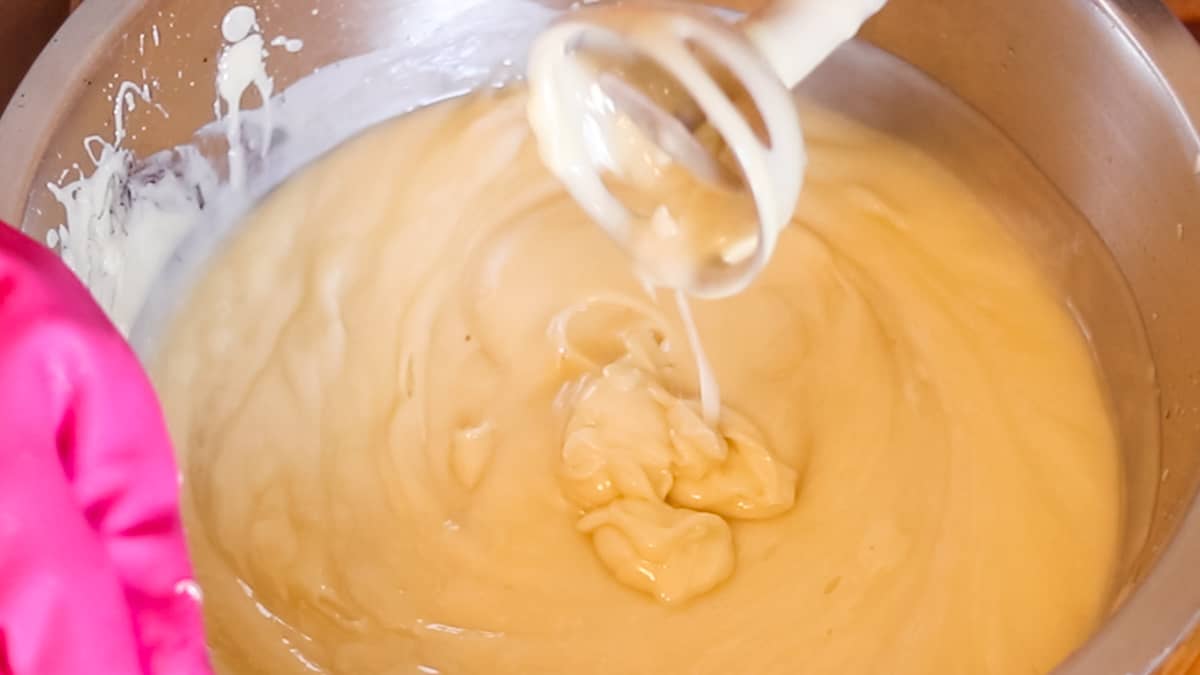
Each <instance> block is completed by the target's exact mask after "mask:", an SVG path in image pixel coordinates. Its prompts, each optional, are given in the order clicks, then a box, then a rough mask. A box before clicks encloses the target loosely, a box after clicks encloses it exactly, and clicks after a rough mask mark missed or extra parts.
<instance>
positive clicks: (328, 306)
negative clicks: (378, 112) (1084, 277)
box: [156, 91, 1119, 675]
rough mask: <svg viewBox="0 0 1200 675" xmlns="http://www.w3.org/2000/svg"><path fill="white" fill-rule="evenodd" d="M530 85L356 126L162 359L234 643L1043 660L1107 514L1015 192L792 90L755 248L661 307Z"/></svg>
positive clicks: (776, 665)
mask: <svg viewBox="0 0 1200 675" xmlns="http://www.w3.org/2000/svg"><path fill="white" fill-rule="evenodd" d="M525 105H526V102H525V100H524V94H523V93H522V92H519V91H511V92H502V93H500V94H489V95H481V96H477V97H472V98H468V99H462V100H457V101H451V102H447V103H443V104H438V105H437V106H434V107H432V108H429V109H426V110H422V111H419V112H416V113H413V114H411V115H408V116H406V117H405V118H403V119H400V120H397V121H394V122H391V123H389V124H387V125H385V126H382V127H380V128H378V129H376V130H374V131H372V132H370V133H368V134H365V135H364V136H363V137H361V138H359V139H357V140H354V141H352V142H350V143H348V144H347V145H346V146H344V147H343V148H341V149H339V150H337V151H336V152H334V153H332V154H331V155H330V156H328V157H326V158H325V159H323V160H321V161H320V162H319V163H317V164H316V165H314V166H312V167H311V168H309V169H307V170H306V171H305V172H304V173H302V174H301V175H299V176H297V177H296V178H294V179H293V180H291V181H290V182H289V183H287V184H285V185H284V186H282V187H281V188H280V189H279V190H278V191H277V192H276V193H274V194H273V195H272V196H271V197H270V198H268V199H267V200H266V201H265V202H264V203H263V204H262V205H261V206H260V207H259V208H258V210H257V211H256V212H255V213H253V214H252V215H251V216H250V217H249V219H248V220H247V222H246V223H245V225H244V227H243V229H242V230H241V232H240V234H239V235H238V236H237V238H236V239H235V240H234V241H233V242H232V243H231V245H230V247H229V248H228V250H227V251H225V252H224V253H223V254H222V255H221V256H220V257H219V258H218V259H217V260H216V261H215V262H214V264H213V267H212V268H211V269H210V271H209V272H208V273H207V275H206V276H205V277H204V278H203V279H202V280H201V281H200V282H199V284H198V285H197V286H196V288H195V289H194V293H193V295H192V297H191V298H190V300H189V301H188V303H187V305H186V306H185V307H184V308H183V309H182V311H181V313H180V315H179V317H178V319H177V321H176V323H175V325H174V327H173V331H172V335H171V337H170V339H169V340H168V341H167V342H166V343H165V346H164V349H163V351H162V353H161V354H160V360H159V367H158V368H157V369H156V379H157V382H158V384H159V386H160V391H161V394H162V398H163V402H164V405H165V407H166V410H167V413H168V417H169V419H170V422H171V428H172V430H173V433H174V434H175V436H176V442H177V444H178V447H179V449H180V451H181V453H182V454H183V462H184V469H185V472H186V478H187V481H186V489H187V493H186V499H185V515H186V518H187V521H188V524H189V528H190V536H191V544H192V552H193V556H194V558H195V561H196V564H197V568H198V574H199V579H200V581H201V584H202V586H203V588H204V591H205V600H206V611H207V613H208V620H209V630H210V635H211V637H212V641H213V648H214V654H215V657H216V659H217V662H218V666H219V668H220V669H221V670H222V671H223V672H225V673H236V674H238V675H255V674H258V673H262V674H270V675H276V674H284V675H287V674H289V673H295V674H297V675H299V674H301V673H311V672H325V673H331V674H334V673H336V674H347V675H356V674H358V673H445V674H447V675H483V674H487V675H518V674H519V675H528V674H531V673H572V674H573V675H611V674H612V673H667V674H670V673H687V674H688V675H717V674H722V675H724V674H727V673H731V672H732V673H756V674H763V675H784V674H788V675H790V674H792V673H796V672H813V673H833V672H837V673H850V674H855V673H863V674H867V673H880V672H887V673H896V674H899V675H904V674H912V675H927V674H929V673H985V674H988V673H994V674H996V675H1007V674H1009V673H1015V672H1026V673H1038V672H1043V673H1044V672H1047V671H1049V670H1050V669H1051V668H1052V667H1053V666H1054V665H1055V664H1056V663H1057V662H1058V661H1059V660H1061V658H1063V657H1064V656H1065V655H1066V654H1067V653H1069V652H1070V651H1071V650H1072V649H1073V648H1074V647H1075V646H1077V645H1078V644H1079V643H1080V642H1081V641H1082V640H1083V639H1084V638H1085V636H1086V635H1087V634H1088V633H1089V632H1090V630H1091V629H1092V628H1093V627H1094V625H1095V624H1096V622H1097V621H1098V619H1099V618H1100V616H1101V613H1102V611H1103V610H1104V608H1105V606H1106V602H1107V595H1108V592H1109V584H1110V577H1111V575H1112V570H1113V565H1114V560H1115V555H1116V550H1117V535H1118V507H1119V474H1118V468H1117V467H1118V463H1117V458H1118V454H1117V450H1116V443H1115V438H1114V433H1113V430H1112V425H1111V422H1110V419H1109V417H1108V414H1107V410H1106V407H1105V402H1104V399H1103V396H1102V393H1101V388H1100V384H1099V382H1098V379H1097V376H1096V373H1095V371H1094V368H1093V364H1092V361H1091V359H1090V356H1089V351H1088V347H1087V344H1086V342H1085V340H1084V338H1083V336H1082V334H1081V331H1080V330H1079V328H1078V327H1077V326H1076V325H1075V324H1074V323H1073V321H1072V319H1071V317H1070V315H1069V313H1068V312H1067V311H1066V309H1065V306H1064V302H1062V300H1061V299H1060V298H1059V297H1058V295H1057V294H1056V293H1055V291H1054V289H1053V288H1051V287H1050V286H1048V285H1047V283H1046V282H1045V280H1044V279H1043V278H1042V276H1041V275H1040V274H1039V273H1038V271H1037V268H1036V265H1035V264H1034V263H1033V262H1032V261H1031V260H1030V259H1029V258H1028V256H1027V255H1026V254H1025V253H1024V252H1023V251H1022V250H1021V249H1020V247H1019V246H1018V245H1017V244H1016V243H1015V242H1014V241H1013V240H1012V239H1011V238H1010V237H1009V236H1008V235H1007V234H1006V232H1005V230H1004V227H1003V225H1002V224H1001V222H1000V221H999V219H998V218H997V215H996V214H995V213H993V212H991V211H989V210H987V209H985V208H984V207H983V206H981V204H980V203H979V202H978V201H977V200H976V199H975V197H974V196H973V195H972V194H971V193H970V192H969V191H968V190H967V189H966V188H965V187H964V186H963V185H962V184H961V183H960V182H959V181H958V180H956V178H955V177H954V176H952V175H950V174H949V173H948V172H947V171H946V170H944V169H942V168H941V167H939V166H938V165H936V164H935V163H933V162H932V161H930V160H929V159H927V158H926V157H924V156H923V155H921V154H920V153H919V152H917V151H916V150H914V149H913V148H911V147H908V146H906V145H904V144H902V143H899V142H897V141H895V140H893V139H889V138H887V137H885V136H882V135H880V134H877V133H875V132H872V131H870V130H868V129H865V128H863V127H861V126H858V125H856V124H854V123H851V122H849V121H847V120H845V119H842V118H839V117H837V116H836V115H833V114H831V113H828V112H826V111H822V110H818V109H806V110H805V111H804V114H803V117H804V120H805V128H806V130H807V136H808V141H809V150H810V153H811V156H810V165H809V172H808V181H807V187H806V189H805V191H804V193H803V195H802V196H801V199H800V202H799V205H798V209H797V216H796V219H795V222H794V223H793V225H792V226H791V227H789V228H787V229H786V230H784V231H783V232H782V234H781V236H780V239H779V242H778V248H777V250H776V253H775V256H774V258H773V261H772V263H771V264H770V265H769V266H768V267H767V268H766V269H765V270H764V272H763V274H762V276H761V277H760V278H758V280H757V281H756V282H755V283H754V284H753V285H752V286H751V287H750V288H748V289H747V290H746V291H745V292H743V293H741V294H739V295H737V296H736V297H732V298H728V299H724V300H720V301H715V302H711V303H704V304H703V305H700V306H697V307H696V316H695V321H696V323H697V325H698V328H699V332H700V333H702V334H703V335H704V337H705V342H706V345H705V346H706V347H707V351H708V356H709V358H710V361H711V365H712V369H713V371H714V372H715V374H716V378H717V379H718V380H719V381H720V382H721V384H722V389H723V391H722V394H723V396H722V403H723V406H724V409H723V410H722V412H721V415H720V419H719V422H718V423H717V424H716V425H709V424H706V423H705V422H704V420H703V415H702V414H701V412H700V406H699V404H698V398H699V396H698V389H699V387H698V382H699V378H698V375H697V372H696V365H695V364H696V361H695V360H694V355H693V354H692V353H691V349H690V348H689V346H688V345H689V342H688V336H687V331H686V330H684V328H683V321H682V317H681V316H680V313H679V311H678V310H677V308H675V306H674V303H672V302H669V301H668V302H661V303H660V302H656V301H653V300H651V299H648V298H647V295H646V292H645V290H644V289H643V288H642V286H641V285H640V283H639V282H638V281H637V280H636V279H635V278H634V277H633V276H632V275H630V274H629V262H628V257H627V255H626V254H625V252H624V251H622V250H621V249H620V248H619V247H617V246H616V245H615V244H614V243H612V242H611V241H610V240H609V239H608V237H607V236H606V235H604V234H603V233H602V232H601V231H600V230H599V229H598V228H596V227H595V226H594V225H593V224H592V223H591V221H590V220H589V219H588V217H587V216H586V215H585V214H584V213H583V212H582V211H581V210H580V209H579V207H578V206H577V205H576V204H575V202H574V201H572V199H571V198H570V197H569V196H568V195H566V194H565V192H564V191H563V190H562V189H561V187H560V186H559V184H558V183H557V182H556V181H555V180H554V178H553V177H552V176H551V175H550V174H549V173H548V172H547V171H546V170H545V168H544V167H543V165H542V164H541V162H540V160H539V156H538V153H537V150H536V148H535V145H534V142H533V140H532V138H531V137H530V133H529V130H528V126H527V124H526V122H525V115H524V111H525Z"/></svg>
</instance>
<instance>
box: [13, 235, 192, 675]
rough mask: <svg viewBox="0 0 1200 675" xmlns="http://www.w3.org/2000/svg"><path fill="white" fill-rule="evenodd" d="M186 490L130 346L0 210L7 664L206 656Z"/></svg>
mask: <svg viewBox="0 0 1200 675" xmlns="http://www.w3.org/2000/svg"><path fill="white" fill-rule="evenodd" d="M178 494H179V473H178V470H177V469H176V466H175V461H174V456H173V454H172V450H171V445H170V441H169V439H168V436H167V432H166V429H165V425H164V423H163V420H162V414H161V412H160V409H159V405H158V402H157V401H156V399H155V396H154V392H153V390H152V389H151V386H150V384H149V382H148V380H147V378H146V376H145V375H144V373H143V371H142V369H141V367H140V366H139V364H138V361H137V359H136V357H135V356H134V354H133V353H132V351H131V350H130V349H129V347H128V346H127V345H126V343H125V341H124V340H123V339H122V338H121V336H120V335H119V334H118V333H117V331H116V330H115V329H114V328H113V327H112V325H111V324H110V323H109V321H108V320H107V319H106V318H105V316H104V315H103V313H102V312H101V310H100V309H99V308H98V307H97V306H96V305H95V304H94V303H93V302H92V300H91V297H90V296H89V295H88V292H87V290H86V289H85V288H84V287H83V285H82V284H81V283H80V282H79V281H77V280H76V278H75V276H74V275H73V274H72V273H71V271H70V270H69V269H67V268H66V267H65V266H64V265H63V264H62V263H61V262H60V261H59V260H58V258H57V256H55V255H54V254H53V253H52V252H51V251H49V250H48V249H46V248H44V247H42V246H41V245H39V244H37V243H36V242H34V241H32V240H30V239H28V238H27V237H25V236H24V235H22V234H20V233H19V232H17V231H16V230H14V229H12V228H10V227H8V226H6V225H4V224H3V223H0V673H3V674H5V675H92V674H95V675H134V674H142V673H154V674H156V675H198V674H203V673H208V672H210V671H209V666H208V661H207V656H206V651H205V646H204V638H203V633H202V627H201V622H200V613H199V603H198V600H197V599H196V598H195V597H192V594H189V593H188V590H189V589H190V588H193V586H192V585H191V584H189V583H188V582H190V580H191V579H192V571H191V567H190V564H189V562H188V559H187V552H186V550H185V546H184V539H183V531H182V526H181V523H180V516H179V503H178Z"/></svg>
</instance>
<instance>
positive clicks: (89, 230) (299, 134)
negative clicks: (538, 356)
mask: <svg viewBox="0 0 1200 675" xmlns="http://www.w3.org/2000/svg"><path fill="white" fill-rule="evenodd" d="M428 1H429V2H431V3H433V2H435V0H428ZM433 6H437V7H442V6H443V5H441V4H440V2H439V3H437V4H435V5H433ZM472 6H473V8H474V9H473V10H472V11H477V12H479V13H481V14H482V15H483V16H482V17H477V18H476V19H474V20H475V21H477V22H478V23H480V24H481V25H485V26H488V27H489V30H490V31H493V32H494V34H495V36H496V37H497V38H498V39H493V40H487V41H484V42H482V43H480V44H478V45H471V49H472V50H478V49H482V50H483V52H484V53H483V54H480V55H477V56H478V60H479V61H480V62H481V63H487V62H493V61H494V62H501V60H502V59H503V58H505V57H509V58H514V55H515V56H519V54H517V53H514V52H512V49H513V45H517V44H521V43H523V42H524V41H526V40H527V39H528V38H529V37H532V35H533V34H535V33H536V32H537V31H538V30H540V28H541V26H543V25H545V24H546V23H547V22H548V21H549V19H550V18H551V17H552V16H553V12H551V11H550V10H547V9H545V8H542V7H539V6H537V5H531V6H530V7H529V9H528V12H523V13H511V12H505V13H503V14H501V15H495V13H494V12H492V11H491V6H490V5H489V3H487V1H486V0H472ZM313 13H314V14H315V13H316V10H313ZM159 16H160V17H162V16H163V13H162V12H159ZM485 19H486V20H485ZM173 27H174V22H173V21H168V23H167V24H166V28H168V29H169V28H173ZM220 32H221V37H223V38H225V40H224V44H223V46H222V49H221V52H220V59H218V69H217V76H216V85H217V92H218V98H217V101H216V102H215V107H216V108H217V111H218V115H217V121H216V122H215V123H214V124H211V125H208V126H206V127H204V128H202V129H199V130H197V131H196V134H195V136H194V141H196V142H195V143H193V144H189V145H183V146H179V147H176V148H174V149H170V150H165V151H163V152H159V153H157V154H155V155H152V156H150V157H148V158H146V159H144V160H143V159H141V158H139V157H137V156H135V155H134V153H133V150H132V148H127V147H125V142H127V141H129V140H133V139H135V138H136V136H137V135H136V134H130V133H128V131H129V127H130V126H131V124H129V123H128V122H127V120H126V116H127V115H128V114H129V113H130V112H132V111H134V110H136V109H137V108H138V107H139V106H143V105H149V106H153V107H154V108H156V109H157V110H158V112H159V113H161V115H162V116H163V117H164V118H165V117H167V116H168V115H167V110H166V109H165V108H163V107H162V106H161V105H159V104H158V103H157V102H156V101H155V100H154V96H155V95H156V91H157V90H158V88H159V87H158V85H157V84H156V82H155V81H151V82H150V83H148V84H147V83H143V84H139V83H135V82H123V81H121V78H120V75H119V74H118V73H113V80H112V82H111V83H110V84H108V85H107V86H106V87H104V89H103V92H104V93H103V95H105V96H107V98H108V100H109V101H110V102H111V105H112V114H113V119H112V120H111V121H110V122H108V123H106V124H105V126H110V127H111V128H112V129H113V137H112V138H111V139H108V138H105V137H101V136H90V137H88V138H86V139H84V147H85V149H86V151H87V155H88V157H89V158H90V161H91V163H92V165H93V167H92V169H91V173H90V175H89V174H87V173H86V172H87V168H86V167H80V166H79V165H78V164H73V165H72V167H71V168H70V169H68V170H67V171H64V172H63V173H62V174H61V175H60V176H59V177H58V180H57V181H56V182H54V183H50V184H49V185H47V188H48V189H49V191H50V192H51V193H52V194H53V196H54V197H55V198H56V199H57V200H58V202H59V203H60V204H61V205H62V208H63V209H64V211H65V217H64V220H62V221H61V222H60V224H59V225H57V226H55V227H52V228H51V229H50V231H49V232H48V233H47V234H46V243H47V244H48V245H50V246H51V247H53V248H57V249H58V251H59V254H60V255H61V257H62V258H63V260H64V261H65V262H66V264H67V265H68V266H69V267H70V268H71V269H72V270H73V271H74V272H75V273H76V275H77V276H79V278H80V279H81V280H82V281H83V282H84V284H85V285H87V286H88V288H89V289H90V290H91V291H92V294H93V295H94V297H95V298H96V300H97V302H98V303H99V304H100V306H101V307H102V308H103V309H104V310H105V312H106V313H107V314H108V315H109V317H110V318H111V319H112V320H113V322H114V323H115V324H116V325H117V326H118V328H120V329H121V330H122V332H124V333H125V334H126V335H127V336H130V332H131V330H132V329H133V325H134V323H135V321H136V320H137V319H138V317H139V316H140V315H141V314H142V312H144V311H146V304H147V300H148V299H149V298H150V296H151V295H152V290H153V289H154V288H155V287H156V286H157V285H158V284H159V283H160V281H162V279H163V273H164V271H165V270H166V269H167V268H168V267H169V266H170V265H172V264H175V263H180V265H181V266H186V265H185V264H184V262H183V258H184V257H186V256H184V255H183V254H182V253H181V252H180V251H179V247H180V245H181V244H182V242H183V240H184V238H185V237H187V236H190V235H192V234H195V232H194V229H195V228H194V226H195V225H197V224H198V223H201V222H207V221H206V219H208V218H210V217H215V218H217V220H218V221H219V222H222V223H223V222H225V221H224V220H221V218H224V217H228V215H229V214H228V213H224V211H229V212H230V213H232V212H236V211H237V209H238V208H240V207H238V206H237V203H238V200H239V199H242V198H244V197H245V196H246V195H245V191H244V190H239V191H237V192H238V193H237V194H233V193H232V192H231V191H229V190H226V188H225V186H223V185H221V179H220V176H219V174H218V171H217V168H216V166H215V165H214V164H213V163H211V161H212V157H211V154H210V155H209V156H208V157H206V156H205V154H204V153H205V152H208V153H211V152H212V149H213V144H212V143H210V142H209V140H210V139H211V138H212V137H213V136H224V137H225V140H226V141H231V137H232V141H231V142H230V143H229V147H230V149H231V150H233V151H234V152H233V153H232V157H231V158H230V159H231V161H230V171H231V174H230V177H229V181H230V183H233V182H234V181H238V182H239V183H240V182H241V181H244V180H245V171H246V167H245V166H244V164H243V163H242V162H241V161H239V160H244V159H245V157H244V154H243V152H244V145H243V142H242V141H243V138H242V128H243V126H244V127H245V130H246V135H247V136H249V138H248V140H249V141H251V142H257V141H259V140H260V139H261V141H262V144H261V146H258V145H256V146H255V148H254V149H255V150H261V152H262V153H263V154H264V155H265V154H266V152H267V151H268V149H269V147H268V145H267V141H268V140H269V139H270V138H271V135H272V133H273V131H274V121H275V120H276V118H278V121H279V122H280V130H281V134H282V136H283V137H285V138H286V137H288V136H291V137H292V138H295V139H299V138H302V139H303V142H297V141H295V140H293V141H292V142H290V143H285V144H284V145H283V146H282V152H277V153H274V154H275V159H274V160H273V161H272V163H271V165H270V166H266V165H264V166H263V167H262V168H263V169H264V170H265V171H264V175H265V176H271V175H275V176H277V177H282V176H286V175H288V174H289V173H290V172H291V171H293V170H295V169H297V168H298V167H300V166H302V165H303V164H305V163H307V162H308V161H310V160H311V159H312V158H313V157H314V156H318V155H319V154H320V153H322V152H324V151H327V150H329V149H331V148H333V147H335V146H336V145H337V144H339V143H341V142H342V141H344V140H346V138H348V137H350V135H352V134H353V133H357V131H359V130H361V129H364V128H367V127H369V126H371V125H374V124H377V123H379V122H381V121H383V120H386V119H390V118H392V117H394V116H395V115H397V114H401V113H404V112H408V111H411V110H413V109H415V108H418V107H420V106H422V105H425V104H428V103H431V102H433V101H436V100H441V99H443V98H447V97H450V96H455V95H461V94H465V93H466V92H468V91H471V90H474V89H477V88H479V87H481V86H486V85H487V84H489V83H494V82H495V77H494V73H492V71H490V70H489V69H488V68H486V67H482V66H480V67H476V68H469V67H463V68H458V69H455V70H454V71H453V72H447V71H446V69H445V68H444V67H442V66H441V65H440V64H441V63H442V62H443V61H444V59H445V58H446V55H447V54H451V53H455V52H454V50H455V49H460V48H461V45H459V44H458V43H457V42H456V41H454V39H453V34H452V33H446V34H439V33H437V32H436V31H432V32H430V33H429V34H428V35H425V36H423V37H421V38H420V39H417V38H415V37H414V39H413V41H412V42H409V43H406V44H405V45H404V46H402V47H397V48H395V49H391V50H378V51H374V52H369V53H367V54H364V55H361V56H359V57H355V58H352V59H348V60H345V61H341V62H339V63H338V65H339V66H340V69H339V70H338V71H336V73H335V71H334V70H327V71H321V72H320V73H319V74H318V73H317V71H316V70H314V72H313V74H311V75H309V76H308V77H305V78H302V79H301V80H299V81H297V82H296V83H294V84H293V85H292V86H291V87H290V88H289V90H288V97H287V98H286V99H284V98H282V97H278V98H276V100H275V101H270V96H271V95H272V92H273V90H274V83H273V81H272V80H271V78H269V77H267V75H266V63H265V59H266V53H265V51H264V48H265V46H266V45H265V38H264V36H263V34H262V30H261V28H260V27H259V24H258V17H257V14H256V13H255V11H254V10H253V9H252V8H249V7H235V8H234V9H233V10H232V11H231V12H230V13H229V14H227V15H226V19H225V21H223V22H222V25H221V27H220ZM522 35H523V36H526V37H522V38H520V39H517V38H512V36H522ZM151 37H152V39H153V42H154V44H155V46H158V45H159V40H160V36H159V31H158V27H157V26H155V27H153V29H152V31H151ZM277 40H278V38H277V39H276V40H272V42H277ZM289 42H291V43H292V45H293V46H294V47H296V48H300V47H301V45H302V43H301V41H300V40H294V39H292V38H286V37H285V38H284V40H283V44H282V46H283V47H284V48H285V49H287V48H288V43H289ZM139 46H140V44H139ZM288 51H291V50H290V49H289V50H288ZM489 52H491V53H495V54H496V56H495V58H492V57H489V56H487V53H489ZM518 60H519V59H518ZM516 68H517V70H518V71H519V70H520V66H516ZM509 70H511V69H509ZM351 73H353V75H350V74H351ZM176 79H177V80H180V81H181V82H182V81H183V71H182V70H180V71H177V72H176ZM195 85H196V83H195V81H188V87H195ZM251 86H254V87H256V88H257V89H258V93H259V95H260V96H261V97H262V99H263V105H262V107H260V108H258V109H245V110H242V109H241V101H242V95H243V94H244V93H245V90H246V89H248V88H250V87H251ZM222 102H224V103H225V106H226V108H227V110H228V112H227V114H226V115H224V116H222V115H221V114H220V113H221V106H222ZM235 118H236V119H235ZM136 128H137V129H144V128H145V127H143V126H142V125H141V124H139V125H138V127H136ZM218 147H219V146H218ZM58 158H59V159H60V160H61V159H63V156H62V154H61V153H60V154H59V156H58ZM234 171H238V172H240V173H238V174H236V175H235V174H234V173H233V172H234ZM73 175H77V176H78V177H77V178H76V179H75V180H74V181H72V182H69V183H64V181H65V180H67V179H68V178H69V177H71V176H73ZM271 180H275V179H274V178H268V179H264V182H266V183H270V181H271ZM272 184H273V183H272ZM223 210H224V211H223ZM39 214H40V211H39ZM27 224H28V223H27ZM201 248H203V247H201ZM131 337H132V336H131Z"/></svg>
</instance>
